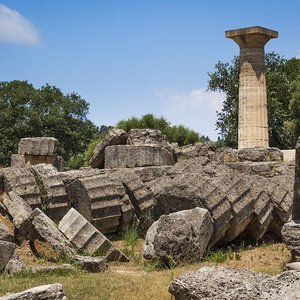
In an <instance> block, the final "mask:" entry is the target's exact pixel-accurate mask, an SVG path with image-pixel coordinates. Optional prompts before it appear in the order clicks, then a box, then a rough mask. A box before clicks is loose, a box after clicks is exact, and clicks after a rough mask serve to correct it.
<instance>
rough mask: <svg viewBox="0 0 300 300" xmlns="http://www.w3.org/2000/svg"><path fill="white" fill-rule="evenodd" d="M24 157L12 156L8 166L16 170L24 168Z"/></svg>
mask: <svg viewBox="0 0 300 300" xmlns="http://www.w3.org/2000/svg"><path fill="white" fill-rule="evenodd" d="M25 164H26V163H25V156H24V155H20V154H12V155H11V159H10V166H11V167H16V168H23V167H25Z"/></svg>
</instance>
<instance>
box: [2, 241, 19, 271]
mask: <svg viewBox="0 0 300 300" xmlns="http://www.w3.org/2000/svg"><path fill="white" fill-rule="evenodd" d="M15 248H16V246H15V244H13V243H11V242H5V241H0V272H1V271H2V270H3V269H4V268H5V267H6V265H7V264H8V262H9V261H10V259H11V258H12V257H13V255H14V253H15Z"/></svg>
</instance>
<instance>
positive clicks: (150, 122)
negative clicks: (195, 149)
mask: <svg viewBox="0 0 300 300" xmlns="http://www.w3.org/2000/svg"><path fill="white" fill-rule="evenodd" d="M116 127H118V128H121V129H124V130H125V131H127V132H128V131H129V130H130V129H132V128H140V129H142V128H151V129H159V130H160V131H161V133H162V134H164V135H165V136H166V138H167V140H168V141H169V142H170V143H173V142H174V143H178V145H179V146H184V145H188V144H194V143H195V142H200V141H207V140H209V139H208V137H204V136H200V135H199V133H197V132H196V131H194V130H191V129H189V128H187V127H186V126H184V125H171V123H170V122H169V121H167V120H166V119H165V118H164V117H160V118H157V117H155V116H154V115H153V114H146V115H144V116H142V117H141V118H137V117H132V118H129V119H127V120H121V121H119V122H118V123H117V125H116Z"/></svg>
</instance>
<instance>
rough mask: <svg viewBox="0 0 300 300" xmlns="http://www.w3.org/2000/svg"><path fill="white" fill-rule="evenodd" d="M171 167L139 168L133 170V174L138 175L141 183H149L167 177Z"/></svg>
mask: <svg viewBox="0 0 300 300" xmlns="http://www.w3.org/2000/svg"><path fill="white" fill-rule="evenodd" d="M170 169H171V166H159V167H141V168H134V169H133V172H134V173H135V174H136V175H138V176H139V177H140V178H141V180H142V181H143V182H149V181H152V180H155V179H157V178H160V177H162V176H165V175H167V173H168V171H169V170H170Z"/></svg>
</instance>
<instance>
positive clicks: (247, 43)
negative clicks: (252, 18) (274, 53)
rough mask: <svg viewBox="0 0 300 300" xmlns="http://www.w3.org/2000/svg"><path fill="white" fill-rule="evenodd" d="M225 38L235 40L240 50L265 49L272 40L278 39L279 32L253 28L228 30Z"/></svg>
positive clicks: (258, 27) (257, 27)
mask: <svg viewBox="0 0 300 300" xmlns="http://www.w3.org/2000/svg"><path fill="white" fill-rule="evenodd" d="M225 36H226V37H227V38H229V39H233V40H234V41H235V42H236V43H237V44H238V45H239V46H240V48H251V47H264V45H265V44H266V43H267V42H268V41H269V40H270V39H274V38H278V31H275V30H271V29H267V28H264V27H260V26H253V27H247V28H241V29H234V30H227V31H225Z"/></svg>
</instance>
